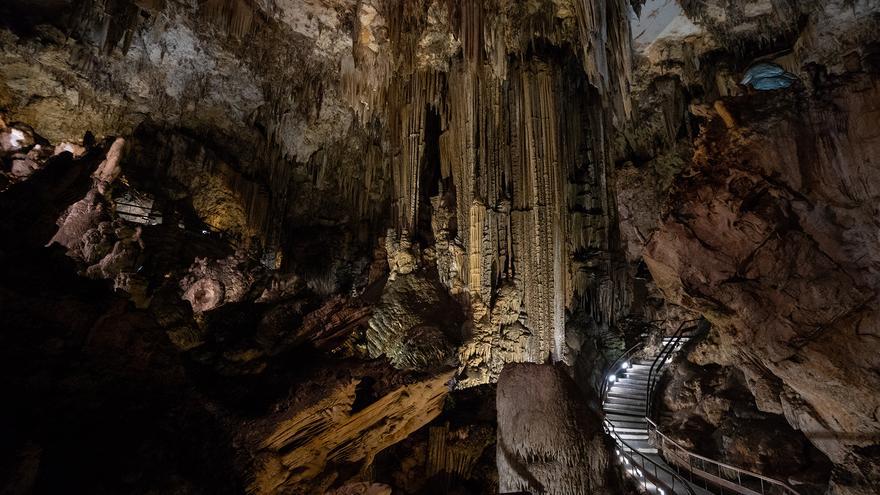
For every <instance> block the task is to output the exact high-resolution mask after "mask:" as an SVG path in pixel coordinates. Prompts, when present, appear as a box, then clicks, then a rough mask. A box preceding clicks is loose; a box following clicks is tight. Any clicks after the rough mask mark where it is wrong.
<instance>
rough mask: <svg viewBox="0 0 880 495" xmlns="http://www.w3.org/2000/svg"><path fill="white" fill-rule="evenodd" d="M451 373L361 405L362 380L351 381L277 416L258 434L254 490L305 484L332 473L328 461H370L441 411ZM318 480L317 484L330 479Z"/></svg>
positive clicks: (252, 490)
mask: <svg viewBox="0 0 880 495" xmlns="http://www.w3.org/2000/svg"><path fill="white" fill-rule="evenodd" d="M451 378H452V373H444V374H441V375H438V376H436V377H432V378H429V379H425V380H424V381H420V382H416V383H412V384H409V385H403V386H401V387H399V388H397V389H394V390H392V391H391V392H389V393H388V394H387V395H384V396H382V397H379V398H378V399H377V400H376V401H374V402H372V403H371V404H369V405H367V406H366V407H362V408H356V405H355V399H356V394H355V391H356V389H357V387H358V383H357V382H350V383H348V384H345V385H343V386H341V387H339V388H337V389H335V390H332V391H330V392H329V393H325V394H324V397H323V398H322V399H321V400H319V401H318V402H317V403H315V404H313V405H310V406H308V407H305V408H303V409H301V410H299V411H296V412H295V414H289V415H288V417H286V418H277V419H274V420H273V421H272V423H271V424H272V426H273V430H272V431H271V432H269V434H268V435H266V436H265V437H264V438H259V439H255V440H256V442H257V443H256V445H255V449H256V463H257V468H256V475H255V476H256V478H255V479H254V481H253V483H252V484H251V486H250V491H251V492H253V493H278V492H279V491H289V490H291V489H293V488H295V487H299V489H303V488H304V487H305V486H307V485H305V484H304V482H305V481H308V480H312V479H314V478H316V477H318V476H319V475H322V476H324V477H326V476H327V472H326V469H325V468H326V466H327V464H328V463H345V462H358V461H363V462H364V465H366V466H369V465H370V464H371V463H372V460H373V457H374V456H375V455H376V454H377V453H378V452H379V451H381V450H382V449H384V448H385V447H388V446H389V445H392V444H394V443H397V442H399V441H400V440H403V439H404V438H406V437H407V436H409V435H410V434H411V433H413V432H414V431H415V430H416V429H418V428H420V427H421V426H423V425H424V424H426V423H428V422H429V421H431V420H432V419H434V417H436V416H437V415H438V414H440V411H441V409H442V407H443V401H444V399H445V397H446V395H447V394H448V392H449V381H450V379H451ZM250 436H251V438H253V437H254V436H255V435H254V434H251V435H250ZM332 481H333V479H332V477H331V478H330V479H329V482H332ZM317 483H318V485H317V486H316V487H315V488H318V487H320V485H321V483H327V480H319V481H318V482H317ZM315 488H313V489H315ZM322 488H326V486H325V487H322ZM319 489H320V488H319Z"/></svg>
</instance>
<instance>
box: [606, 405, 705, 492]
mask: <svg viewBox="0 0 880 495" xmlns="http://www.w3.org/2000/svg"><path fill="white" fill-rule="evenodd" d="M602 425H603V426H604V427H605V432H606V433H607V434H609V435H611V436H612V437H614V439H615V441H616V442H617V445H618V450H617V453H618V455H620V456H622V457H623V458H625V459H627V460H628V461H629V463H632V466H633V468H638V467H639V465H637V464H636V461H635V459H634V458H633V454H636V455H637V456H638V457H639V459H640V464H641V468H642V472H643V473H644V476H641V478H642V480H643V481H642V485H643V486H644V488H645V491H646V492H647V491H648V478H649V477H651V478H652V480H651V484H653V485H654V486H658V487H659V486H660V485H663V486H664V487H666V488H667V489H669V490H671V491H672V493H673V494H674V493H677V492H676V491H675V488H676V482H677V483H678V485H680V486H682V487H684V488H685V490H687V493H688V495H696V492H694V489H693V487H691V485H690V484H689V483H688V482H687V480H685V479H684V478H682V477H681V475H679V474H678V473H676V472H675V471H673V470H671V469H669V468H668V467H666V466H663V465H662V464H659V463H658V462H657V461H654V460H653V459H651V458H650V457H648V456H646V455H645V454H642V453H641V452H639V451H638V449H636V448H634V447H633V446H631V445H630V444H629V443H627V442H626V440H624V439H623V438H621V437H620V435H619V434H617V432H616V431H614V425H612V424H611V422H610V421H608V420H607V419H603V420H602ZM646 461H647V463H648V464H650V465H651V466H652V467H653V469H654V473H653V476H651V471H649V470H648V468H646V467H645V462H646ZM626 464H627V463H624V465H623V469H624V470H627V466H626ZM659 471H663V472H664V473H666V474H668V475H669V476H670V477H671V478H672V486H669V484H668V483H666V482H664V481H662V480H661V479H660V476H659Z"/></svg>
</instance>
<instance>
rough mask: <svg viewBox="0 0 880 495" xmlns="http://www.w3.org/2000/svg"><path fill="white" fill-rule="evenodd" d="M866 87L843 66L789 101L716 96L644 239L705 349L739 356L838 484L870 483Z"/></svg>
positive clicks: (767, 403)
mask: <svg viewBox="0 0 880 495" xmlns="http://www.w3.org/2000/svg"><path fill="white" fill-rule="evenodd" d="M878 96H880V93H878V89H877V86H876V83H874V82H869V80H867V79H865V78H860V77H856V78H853V79H851V80H849V81H846V82H844V81H841V82H840V83H838V85H836V86H831V87H829V88H828V90H827V91H826V93H825V97H824V98H823V99H806V100H804V99H799V103H798V104H794V103H795V101H796V99H798V94H797V93H793V94H786V95H773V96H767V95H755V96H751V97H748V99H741V100H735V101H729V102H726V105H725V108H726V109H727V111H728V116H729V118H728V119H725V118H722V117H721V116H719V117H716V118H713V119H712V120H710V121H709V123H708V124H707V126H706V128H705V130H704V132H703V136H702V138H701V141H700V145H701V146H700V148H699V149H698V152H697V153H696V155H695V157H696V166H695V169H694V171H693V172H692V173H691V174H690V176H688V177H686V178H682V179H681V180H680V181H679V182H678V183H677V184H676V186H675V189H676V190H675V193H674V194H673V198H674V199H673V200H674V203H673V205H674V206H673V207H672V210H671V212H670V214H669V216H668V217H667V218H666V220H665V222H664V223H663V225H662V227H661V228H660V230H659V231H658V232H657V233H656V234H655V235H654V237H653V238H652V239H651V242H650V243H649V244H648V247H647V251H646V261H647V262H648V266H649V267H650V269H651V273H652V274H653V275H654V278H655V280H656V282H657V284H658V285H659V286H660V287H661V288H662V289H663V291H664V293H665V294H666V295H667V296H668V297H669V299H670V300H672V301H674V302H677V303H680V304H683V305H685V306H688V307H691V308H693V309H696V310H698V311H700V312H702V313H703V314H705V315H706V316H707V317H708V318H709V319H710V321H712V323H713V324H714V325H716V327H717V328H718V332H719V339H718V348H717V349H716V350H715V352H714V353H711V354H710V355H708V356H707V360H713V361H715V362H717V363H721V364H733V365H736V366H739V367H740V368H741V369H742V370H743V372H744V373H745V375H746V377H747V379H748V381H749V384H750V387H752V388H753V389H754V388H761V389H763V391H762V392H758V391H756V392H755V396H756V397H757V398H758V406H759V408H761V409H763V410H766V411H770V412H776V413H783V414H784V415H785V416H786V418H787V419H788V420H789V422H790V423H791V424H792V425H793V426H794V427H796V428H797V429H800V430H802V431H803V432H804V433H805V434H806V435H807V437H808V438H810V440H811V441H812V442H813V443H814V444H815V445H816V446H817V447H818V448H819V449H820V450H822V451H823V452H824V453H825V454H826V455H828V457H829V458H830V459H831V460H832V461H833V462H834V463H835V464H836V465H837V466H838V468H839V469H841V470H845V471H846V474H843V473H842V472H840V473H836V475H835V478H834V479H833V484H834V485H835V489H836V490H838V492H839V493H867V491H872V490H873V488H868V487H869V486H874V487H876V486H877V485H876V483H878V478H877V477H876V476H877V473H876V470H875V468H874V467H872V466H875V465H876V463H877V458H876V455H875V454H874V453H872V452H873V451H872V448H871V445H874V444H875V443H876V441H877V436H878V434H880V422H878V418H877V417H876V414H877V410H878V407H880V403H878V402H877V401H876V400H875V399H876V394H874V393H873V392H872V390H877V387H878V386H880V382H878V381H877V377H876V374H875V373H874V372H873V371H872V370H874V369H876V367H877V365H878V363H877V360H876V353H874V352H873V351H872V349H873V347H874V345H875V343H876V342H875V339H876V337H875V336H874V332H872V331H871V330H870V328H872V327H873V326H874V323H873V322H875V321H876V319H877V315H878V308H877V300H876V298H877V294H876V290H875V288H876V287H877V286H878V285H877V283H878V280H877V277H876V275H875V274H876V264H877V259H876V253H877V252H878V251H877V249H875V247H876V243H877V239H876V236H875V235H874V234H872V233H871V228H870V227H869V226H870V225H873V224H874V217H875V214H874V207H873V203H874V202H875V199H876V197H877V191H878V186H880V185H878V184H876V178H877V177H878V176H880V175H878V170H877V165H878V164H877V163H875V162H876V160H875V159H874V157H875V156H876V155H877V152H878V151H880V139H878V135H877V133H876V132H875V128H876V126H875V125H874V124H873V122H876V121H877V119H878V118H880V113H878V108H877V101H878ZM731 119H732V120H731ZM820 122H821V124H820ZM731 123H732V124H733V125H730V124H731ZM829 123H832V125H831V126H830V128H829ZM849 484H854V485H857V486H862V487H865V488H861V489H859V488H853V491H851V492H848V491H847V490H848V488H846V486H847V485H849ZM859 490H861V492H860V491H859ZM865 490H867V491H865Z"/></svg>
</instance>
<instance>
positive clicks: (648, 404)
mask: <svg viewBox="0 0 880 495" xmlns="http://www.w3.org/2000/svg"><path fill="white" fill-rule="evenodd" d="M699 321H700V319H693V320H687V321H683V322H681V323H679V325H678V329H676V331H675V333H674V334H673V335H672V338H671V340H670V341H669V342H667V343H666V344H665V345H664V346H663V347H662V348H661V349H660V353H659V354H657V357H656V358H654V362H653V363H651V368H650V369H649V370H648V390H647V392H646V393H645V417H646V418H647V417H649V416H651V411H652V408H653V401H654V389H655V388H656V386H657V382H658V381H659V380H660V371H661V370H662V368H663V365H664V364H666V360H667V359H669V357H671V356H672V353H673V352H675V349H676V348H677V347H678V344H679V343H681V339H682V338H684V336H685V335H684V334H685V332H686V331H688V330H691V329H693V328H697V325H694V323H697V322H699Z"/></svg>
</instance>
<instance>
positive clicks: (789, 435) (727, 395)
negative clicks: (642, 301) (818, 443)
mask: <svg viewBox="0 0 880 495" xmlns="http://www.w3.org/2000/svg"><path fill="white" fill-rule="evenodd" d="M673 369H674V372H673V373H672V376H670V377H668V379H669V381H668V383H666V384H665V387H666V389H665V393H664V396H663V404H662V407H661V411H659V416H660V418H661V421H660V422H659V426H660V429H661V430H662V431H663V432H664V433H665V434H667V435H669V436H670V437H671V438H672V439H674V440H675V441H677V442H678V443H679V444H681V445H682V446H684V447H685V448H686V449H689V450H691V451H694V452H696V453H698V454H701V455H704V456H707V457H709V458H711V459H717V460H720V461H722V462H725V463H727V464H730V465H733V466H737V467H740V468H743V469H747V470H749V471H752V472H757V473H762V474H764V475H766V476H770V477H772V478H774V479H778V480H782V481H784V482H786V483H788V484H789V485H790V486H793V487H795V488H796V489H797V490H798V493H800V494H802V495H807V494H810V493H816V494H820V493H825V490H826V489H827V486H828V479H829V477H830V474H831V463H830V462H829V461H828V458H827V457H826V456H824V455H823V454H822V453H820V452H819V451H818V450H817V449H816V447H814V446H813V445H812V444H811V443H810V442H809V440H807V437H806V436H805V435H804V433H803V432H800V431H796V430H794V429H793V428H792V427H791V425H789V424H788V422H786V420H785V418H784V417H783V416H782V415H781V414H774V413H769V412H765V411H760V410H758V408H757V405H756V403H755V399H754V397H753V396H752V394H751V392H750V391H749V389H748V386H747V384H746V379H745V376H744V375H743V374H742V372H741V371H739V370H738V369H736V368H734V367H723V366H718V365H713V364H710V365H706V366H698V365H695V364H693V363H690V362H688V361H686V360H680V361H679V362H677V363H676V364H675V366H674V368H673Z"/></svg>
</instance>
